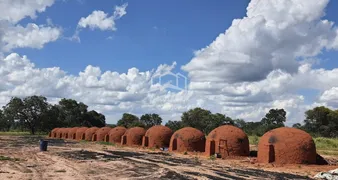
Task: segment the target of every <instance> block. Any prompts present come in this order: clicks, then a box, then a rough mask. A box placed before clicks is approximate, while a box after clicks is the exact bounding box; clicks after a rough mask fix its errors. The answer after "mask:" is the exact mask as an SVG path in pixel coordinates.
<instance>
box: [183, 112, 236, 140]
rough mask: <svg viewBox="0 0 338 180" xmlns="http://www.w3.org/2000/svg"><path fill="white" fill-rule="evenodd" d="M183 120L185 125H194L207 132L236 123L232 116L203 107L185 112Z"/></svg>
mask: <svg viewBox="0 0 338 180" xmlns="http://www.w3.org/2000/svg"><path fill="white" fill-rule="evenodd" d="M181 120H182V123H183V126H184V127H187V126H189V127H193V128H196V129H199V130H201V131H202V132H203V133H205V134H208V133H209V132H210V131H212V130H213V129H215V128H217V127H219V126H221V125H224V124H232V125H233V124H234V121H233V120H232V119H231V118H230V117H227V116H225V115H224V114H220V113H216V114H212V113H211V112H210V111H208V110H205V109H202V108H195V109H190V110H189V111H187V112H184V113H183V115H182V116H181Z"/></svg>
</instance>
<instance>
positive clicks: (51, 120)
mask: <svg viewBox="0 0 338 180" xmlns="http://www.w3.org/2000/svg"><path fill="white" fill-rule="evenodd" d="M59 115H60V109H59V108H58V107H57V106H56V105H50V104H49V105H48V106H47V112H46V113H44V115H43V117H42V121H41V131H44V132H49V131H51V130H52V129H54V128H56V127H63V126H64V121H62V120H60V119H59Z"/></svg>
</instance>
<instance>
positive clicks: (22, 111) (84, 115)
mask: <svg viewBox="0 0 338 180" xmlns="http://www.w3.org/2000/svg"><path fill="white" fill-rule="evenodd" d="M87 107H88V106H87V105H85V104H83V103H81V102H80V103H78V102H77V101H75V100H72V99H61V100H60V101H59V103H58V104H56V105H52V104H49V103H48V102H47V98H46V97H43V96H29V97H26V98H23V99H21V98H18V97H13V98H12V99H11V100H10V101H9V102H8V103H7V104H6V105H5V106H4V107H3V109H2V110H0V130H1V131H15V130H17V131H22V132H24V131H29V132H30V133H31V134H36V133H37V132H39V133H41V132H45V133H46V132H49V131H50V130H52V129H53V128H55V127H75V126H87V127H91V126H97V127H103V126H105V116H104V115H103V114H100V113H98V112H96V111H87Z"/></svg>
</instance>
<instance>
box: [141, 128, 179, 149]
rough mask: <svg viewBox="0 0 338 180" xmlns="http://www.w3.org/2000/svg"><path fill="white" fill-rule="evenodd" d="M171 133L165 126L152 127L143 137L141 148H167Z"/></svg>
mask: <svg viewBox="0 0 338 180" xmlns="http://www.w3.org/2000/svg"><path fill="white" fill-rule="evenodd" d="M171 135H173V131H172V130H171V129H170V128H168V127H166V126H161V125H158V126H153V127H151V128H150V129H148V130H147V132H146V134H145V135H144V136H143V140H142V146H144V147H149V148H161V147H169V144H170V138H171Z"/></svg>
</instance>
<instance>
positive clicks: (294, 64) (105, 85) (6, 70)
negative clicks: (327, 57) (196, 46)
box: [0, 0, 338, 125]
mask: <svg viewBox="0 0 338 180" xmlns="http://www.w3.org/2000/svg"><path fill="white" fill-rule="evenodd" d="M15 2H16V3H17V6H13V7H12V8H9V9H6V8H4V7H6V6H8V5H9V3H14V5H15ZM20 2H24V5H25V8H22V10H20V9H19V10H20V12H19V13H17V14H16V13H11V12H15V11H17V9H15V7H18V5H20ZM27 2H28V0H27ZM27 2H26V1H1V3H0V10H1V9H3V10H5V11H6V13H3V14H2V15H3V16H0V18H2V19H0V23H1V25H2V26H1V27H5V28H3V30H2V31H0V48H1V49H2V50H3V51H4V52H8V51H11V50H13V49H15V48H22V47H31V48H38V49H40V48H43V46H44V44H46V43H48V42H52V41H55V40H56V39H58V37H59V36H60V35H61V33H62V31H61V30H62V29H60V28H57V27H53V26H52V25H49V26H47V25H35V24H28V25H27V26H26V27H23V26H21V25H17V22H19V21H20V20H21V19H23V18H25V17H30V18H34V17H36V12H43V11H45V9H46V8H47V7H49V6H51V5H52V4H53V1H43V2H42V1H38V0H36V1H29V2H34V3H27ZM327 4H328V0H306V1H304V0H284V1H277V0H271V1H262V0H261V1H259V0H252V1H251V2H250V4H249V6H248V8H247V16H246V17H244V18H243V19H235V20H234V21H233V23H232V25H231V26H230V27H229V29H227V30H226V31H225V32H224V33H221V34H220V35H219V36H218V37H217V38H216V39H215V40H214V41H213V42H212V43H211V44H210V45H209V46H207V47H205V48H203V49H201V50H199V51H197V52H196V53H195V57H194V58H193V59H192V60H191V61H190V62H189V63H188V64H186V65H184V66H183V67H182V69H183V70H185V71H187V72H188V74H189V77H190V84H189V89H188V90H187V91H180V92H170V91H169V92H168V91H167V90H165V88H164V86H161V85H160V84H152V83H151V79H152V77H158V76H159V75H161V74H164V73H166V72H168V71H171V70H173V69H174V68H175V66H176V63H173V64H172V65H160V66H159V67H158V68H157V69H155V70H151V71H145V72H140V71H139V70H138V69H137V68H131V69H129V70H128V72H126V73H118V72H111V71H106V72H102V71H101V70H100V68H99V67H93V66H91V65H89V66H87V67H86V68H85V69H84V70H83V71H82V72H80V73H78V74H77V75H70V74H68V73H66V72H65V71H63V70H62V69H60V68H59V67H51V68H36V67H35V66H34V64H33V63H32V62H31V61H30V60H29V59H28V58H27V57H26V56H21V55H19V54H17V53H9V54H7V55H5V54H4V53H0V84H1V86H0V104H2V105H3V104H5V103H7V102H8V100H9V99H10V97H12V96H19V97H24V96H29V95H34V94H38V95H43V96H47V97H48V98H49V101H52V102H56V101H57V100H58V99H60V98H63V97H65V98H73V99H76V100H78V101H83V102H84V103H86V104H88V105H89V106H90V108H91V109H96V110H99V111H100V112H102V113H104V114H105V115H106V116H107V120H108V122H110V123H113V122H116V121H117V120H118V118H120V117H121V114H122V113H124V112H131V113H135V114H143V113H149V112H152V113H159V114H160V115H162V116H163V117H164V119H165V120H170V119H173V120H178V119H179V117H180V115H181V113H182V112H183V111H186V110H188V109H190V108H194V107H197V106H198V107H202V108H206V109H209V110H211V111H213V112H220V113H225V114H227V115H229V116H231V117H233V118H244V119H245V120H247V121H259V120H260V119H261V118H262V117H263V116H264V114H265V113H266V112H268V110H269V109H270V108H284V109H285V110H286V111H287V113H288V121H287V124H288V125H291V124H293V123H297V122H301V121H302V120H303V119H304V111H305V110H307V109H309V108H312V107H314V106H316V105H328V106H330V107H334V108H337V107H338V97H337V95H336V94H337V91H338V68H335V69H332V70H326V69H314V68H312V64H311V63H310V62H311V59H315V58H316V56H317V55H318V54H320V53H321V52H322V51H323V49H332V50H336V49H337V48H338V36H337V32H338V31H337V28H336V26H334V23H333V22H330V21H328V20H325V19H323V17H324V14H325V7H326V6H327ZM26 6H27V7H26ZM126 7H127V5H123V6H121V7H115V12H114V13H113V14H112V15H111V16H109V15H108V14H106V13H104V12H102V11H94V12H93V13H92V14H90V15H89V16H87V17H85V18H81V20H80V21H79V24H78V27H79V28H80V29H81V28H90V29H100V30H110V31H114V30H116V26H115V20H116V19H118V18H121V17H122V16H123V15H125V14H126ZM0 15H1V14H0ZM4 34H7V35H6V36H5V35H4ZM6 38H7V39H6ZM304 88H305V89H315V90H318V92H319V94H318V99H317V100H316V101H315V102H314V103H313V104H307V103H305V99H304V98H305V97H304V96H302V95H299V94H298V92H297V91H298V90H300V89H304Z"/></svg>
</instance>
